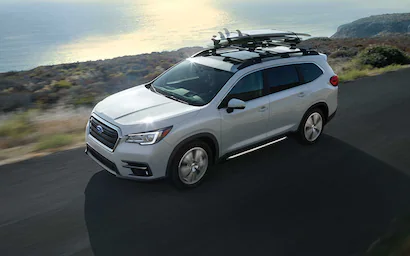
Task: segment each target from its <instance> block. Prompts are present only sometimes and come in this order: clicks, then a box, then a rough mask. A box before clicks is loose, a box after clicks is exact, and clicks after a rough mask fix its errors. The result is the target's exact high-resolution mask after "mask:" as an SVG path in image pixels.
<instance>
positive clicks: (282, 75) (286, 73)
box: [265, 65, 300, 93]
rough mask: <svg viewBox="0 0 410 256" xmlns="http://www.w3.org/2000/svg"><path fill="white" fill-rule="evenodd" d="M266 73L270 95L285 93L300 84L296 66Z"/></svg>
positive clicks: (272, 69) (278, 68)
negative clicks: (284, 91)
mask: <svg viewBox="0 0 410 256" xmlns="http://www.w3.org/2000/svg"><path fill="white" fill-rule="evenodd" d="M265 72H266V73H265V74H266V82H267V84H268V86H269V92H270V93H274V92H279V91H283V90H286V89H289V88H292V87H295V86H298V85H299V84H300V81H299V75H298V72H297V70H296V68H295V66H294V65H289V66H282V67H275V68H270V69H267V70H265Z"/></svg>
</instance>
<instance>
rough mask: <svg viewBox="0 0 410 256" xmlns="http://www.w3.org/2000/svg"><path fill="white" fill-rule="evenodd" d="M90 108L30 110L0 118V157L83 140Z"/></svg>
mask: <svg viewBox="0 0 410 256" xmlns="http://www.w3.org/2000/svg"><path fill="white" fill-rule="evenodd" d="M90 112H91V110H90V109H53V110H48V111H45V112H40V111H37V110H31V111H29V112H25V113H15V114H9V115H7V116H1V117H0V160H4V159H7V158H13V157H18V156H20V155H21V154H27V153H32V152H37V151H44V150H47V151H49V150H53V149H58V148H61V147H65V146H69V145H74V144H77V143H80V142H82V141H83V140H84V130H85V126H86V123H87V120H88V117H89V114H90Z"/></svg>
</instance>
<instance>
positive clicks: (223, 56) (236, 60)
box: [188, 46, 323, 73]
mask: <svg viewBox="0 0 410 256" xmlns="http://www.w3.org/2000/svg"><path fill="white" fill-rule="evenodd" d="M266 52H269V54H268V55H266ZM305 55H312V56H313V55H316V56H319V55H320V56H323V54H319V53H317V52H307V51H305V50H301V49H298V48H292V47H286V46H276V47H266V48H263V49H259V50H258V49H256V50H255V51H252V50H238V49H235V48H223V49H219V50H217V51H216V53H215V55H208V56H206V55H205V56H201V55H199V56H195V55H194V56H193V57H191V58H188V60H189V61H191V62H194V63H198V64H201V65H205V66H208V67H212V68H216V69H220V70H224V71H228V72H232V73H236V72H238V71H239V70H241V69H243V68H246V67H248V66H252V65H254V64H258V63H267V62H272V64H274V63H275V60H276V61H278V60H281V59H283V58H287V59H292V58H295V57H302V56H305Z"/></svg>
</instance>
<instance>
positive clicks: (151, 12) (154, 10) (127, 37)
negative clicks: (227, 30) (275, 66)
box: [45, 0, 233, 62]
mask: <svg viewBox="0 0 410 256" xmlns="http://www.w3.org/2000/svg"><path fill="white" fill-rule="evenodd" d="M136 8H138V11H139V12H142V15H141V20H140V24H141V25H140V27H139V28H138V30H136V31H135V32H132V33H126V34H122V35H116V36H108V37H107V36H104V37H88V38H84V39H83V40H81V41H79V42H76V43H71V44H66V45H62V46H60V47H59V49H57V50H56V51H55V52H56V53H57V52H58V53H61V52H64V53H65V54H64V55H63V58H64V59H62V56H61V55H57V54H52V55H51V56H50V55H49V56H45V58H46V59H54V60H55V62H73V61H85V60H91V59H106V58H112V57H116V56H124V55H133V54H139V53H147V52H153V51H163V50H170V49H177V48H181V47H184V46H205V45H206V44H207V43H209V42H210V40H204V38H206V37H209V39H210V38H211V36H212V35H213V34H215V31H218V30H220V29H221V25H222V24H223V26H226V25H230V24H232V23H233V21H232V19H231V18H230V16H229V14H228V13H226V12H224V11H222V10H217V9H215V8H213V7H212V6H211V5H210V4H209V1H208V0H199V1H198V0H197V1H195V2H194V1H186V0H176V1H172V3H171V2H167V3H165V4H162V5H154V4H145V5H134V6H133V8H130V11H133V10H135V9H136ZM198 10H199V11H198Z"/></svg>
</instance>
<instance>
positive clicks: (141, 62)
mask: <svg viewBox="0 0 410 256" xmlns="http://www.w3.org/2000/svg"><path fill="white" fill-rule="evenodd" d="M369 45H391V46H395V47H397V48H399V49H401V50H402V51H404V52H407V53H408V54H409V53H410V34H409V35H399V36H394V37H374V38H344V39H337V38H312V39H309V40H306V41H304V42H302V44H301V45H300V47H302V48H307V49H314V50H318V51H320V52H323V53H325V54H327V55H328V56H329V63H330V65H331V66H332V67H333V68H334V70H335V71H336V72H337V73H341V72H342V71H343V70H342V68H343V66H344V65H345V64H346V63H347V62H349V61H350V60H351V59H352V58H354V57H355V56H356V55H357V54H358V53H359V52H361V51H362V50H364V49H365V48H366V47H368V46H369ZM201 49H202V48H200V47H191V48H183V49H180V50H177V51H170V52H154V53H150V54H141V55H135V56H125V57H118V58H115V59H109V60H99V61H88V62H78V63H70V64H61V65H54V66H41V67H37V68H35V69H32V70H28V71H20V72H14V71H11V72H6V73H0V113H2V112H3V113H4V112H13V111H16V110H29V109H41V110H46V109H50V108H54V107H59V106H62V107H64V106H67V107H82V106H84V107H91V106H93V105H94V104H95V103H97V102H98V101H100V100H101V99H103V98H105V97H106V96H107V95H110V94H113V93H115V92H118V91H121V90H124V89H127V88H130V87H132V86H135V85H138V84H142V83H144V82H147V81H150V80H152V79H153V78H154V77H156V76H157V75H159V74H160V73H162V72H163V71H164V70H166V69H168V68H169V67H171V66H172V65H174V64H175V63H177V62H179V61H181V60H182V59H185V58H187V57H189V56H191V55H192V54H193V53H195V52H198V51H199V50H201Z"/></svg>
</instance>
